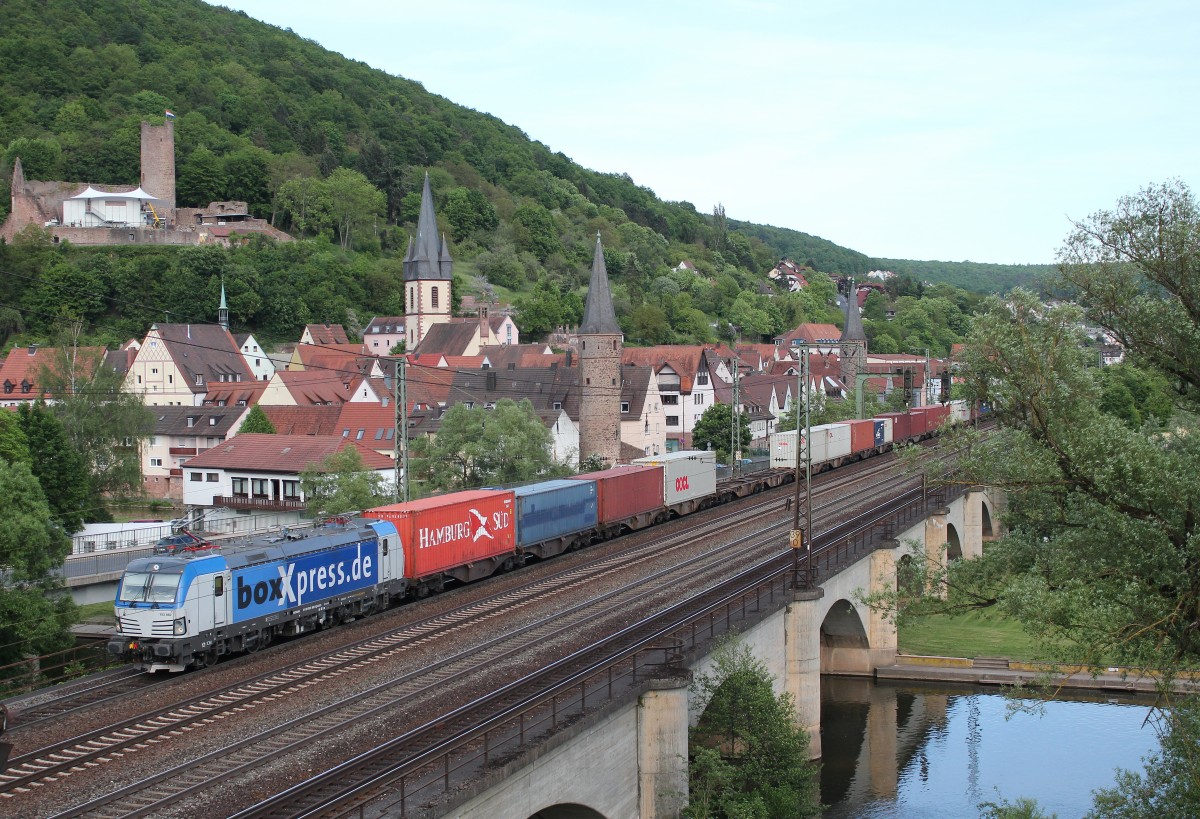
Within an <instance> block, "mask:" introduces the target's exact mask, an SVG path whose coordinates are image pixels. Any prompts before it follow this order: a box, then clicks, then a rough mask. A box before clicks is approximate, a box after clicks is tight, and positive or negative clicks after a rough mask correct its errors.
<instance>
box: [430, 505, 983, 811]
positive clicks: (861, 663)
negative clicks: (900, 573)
mask: <svg viewBox="0 0 1200 819" xmlns="http://www.w3.org/2000/svg"><path fill="white" fill-rule="evenodd" d="M1002 503H1003V497H1002V496H1001V495H1000V494H999V493H998V492H995V491H993V490H989V489H984V488H970V489H968V488H959V489H957V490H954V489H947V490H941V493H940V494H932V495H926V494H925V493H922V494H921V496H920V498H919V499H914V501H913V502H912V503H911V504H910V506H909V507H908V508H907V509H906V510H903V511H901V512H899V513H897V515H896V516H895V517H894V519H893V520H892V521H891V522H890V523H883V524H881V525H880V524H876V525H873V526H871V527H868V528H867V529H866V530H860V531H858V532H857V533H856V534H854V535H853V536H846V537H845V538H844V540H843V539H842V538H841V536H840V535H839V536H838V539H836V540H833V541H828V540H827V541H826V542H822V541H821V539H820V538H818V541H817V542H816V545H815V546H814V553H813V563H814V564H815V567H816V571H815V572H814V573H813V574H814V575H815V578H816V582H810V583H807V584H805V583H801V584H800V585H801V587H800V588H797V587H796V584H795V583H794V582H792V580H793V578H791V577H788V575H790V574H791V573H790V572H784V573H783V575H781V577H780V579H779V581H778V584H777V585H773V586H770V587H769V588H766V589H764V588H763V587H759V588H757V589H755V590H754V591H753V592H752V593H751V592H746V593H744V594H743V595H742V596H741V598H740V599H730V600H727V601H726V602H725V603H724V605H723V606H722V607H720V608H718V609H716V610H710V611H708V612H707V613H703V612H701V613H700V615H699V616H698V617H693V618H692V620H691V622H690V624H683V625H681V626H680V627H679V628H676V629H675V630H674V631H672V632H670V633H669V634H663V635H660V636H659V638H658V641H657V644H651V645H650V647H648V648H645V649H643V651H642V665H641V666H640V669H641V670H640V676H639V671H638V668H639V666H638V661H637V658H636V656H635V658H634V660H633V675H632V676H633V682H632V683H631V684H626V685H625V686H624V687H623V690H622V693H620V694H618V695H612V690H613V677H612V672H611V671H610V672H609V677H608V689H609V698H608V700H607V702H606V703H604V704H602V705H600V706H596V705H592V706H590V707H589V705H588V703H589V701H591V700H592V699H594V698H595V697H596V696H597V694H596V693H595V688H596V684H595V683H592V686H593V688H592V692H593V693H589V687H588V686H589V683H588V682H587V681H584V682H583V683H582V687H581V690H580V691H578V692H576V693H577V695H576V696H574V697H573V696H572V695H571V694H570V691H569V689H564V692H563V693H562V694H559V695H556V699H555V700H554V703H555V704H554V708H555V711H556V714H555V716H556V719H558V718H560V719H561V720H562V721H564V722H570V724H569V727H566V728H562V727H558V728H557V729H556V730H554V731H553V732H550V733H549V736H548V738H547V739H546V740H545V741H543V742H541V743H539V744H535V745H530V746H526V747H525V749H524V750H521V751H518V752H514V753H513V754H511V756H510V757H509V758H507V759H506V760H503V761H501V760H496V759H494V760H493V764H491V765H489V766H486V770H487V773H485V774H482V775H480V776H479V777H476V778H475V779H474V780H473V781H470V782H465V783H461V784H460V787H459V788H458V790H457V793H456V794H455V796H454V797H452V798H450V799H448V801H446V802H445V803H443V805H442V806H441V808H439V810H440V811H441V813H442V815H453V816H455V817H463V818H464V819H474V818H475V817H478V818H479V819H484V817H497V816H505V817H518V818H519V817H538V818H539V819H590V818H595V819H599V817H605V819H617V818H618V817H641V818H642V819H650V818H651V817H674V816H678V814H679V811H680V810H681V808H682V807H683V806H684V805H685V804H686V803H687V788H688V780H687V759H688V727H689V726H690V725H694V724H695V723H696V722H697V720H698V719H699V718H700V716H701V713H700V711H699V710H698V708H697V705H696V703H695V702H694V701H693V699H692V698H691V697H690V696H689V683H690V681H691V679H692V677H693V675H694V674H697V673H704V672H707V671H709V670H711V668H712V663H713V658H712V654H711V651H712V647H713V645H714V644H715V642H716V640H715V638H716V637H718V636H719V635H720V633H722V632H727V631H733V632H737V633H738V634H739V638H738V639H740V640H741V641H742V642H743V643H744V644H745V645H746V646H748V647H749V648H750V649H751V651H752V652H753V653H754V655H755V656H756V657H757V658H758V659H760V660H761V661H762V662H763V663H764V664H765V665H766V667H767V668H768V669H769V671H770V672H771V674H772V675H773V677H774V681H775V686H776V689H777V692H783V691H786V692H789V693H790V694H791V695H792V696H793V698H794V701H795V704H796V708H797V713H796V719H797V721H798V722H799V723H800V724H802V725H804V726H805V727H806V728H807V729H808V731H809V734H810V737H811V739H812V746H811V747H812V750H813V753H814V756H819V755H820V748H821V726H820V714H821V684H820V680H821V674H822V673H831V674H850V675H862V676H864V677H867V676H870V675H872V674H873V673H874V671H875V669H876V668H879V667H882V666H887V665H891V664H893V663H894V662H895V659H896V630H895V626H894V624H893V623H891V622H890V621H889V620H888V619H887V618H885V617H884V616H882V615H881V614H880V613H879V612H876V611H873V610H871V609H870V608H869V607H867V606H866V605H864V604H863V603H862V602H861V601H860V598H861V596H862V594H863V593H864V592H876V591H879V590H882V589H885V588H889V587H890V588H893V589H894V588H895V587H896V583H897V572H896V569H897V565H898V564H900V563H901V562H903V561H907V560H912V559H914V557H916V556H917V555H923V556H924V557H926V558H928V559H930V560H933V561H937V562H939V563H942V564H945V562H946V561H948V560H955V559H958V558H972V557H976V556H978V555H980V554H981V553H982V550H983V547H984V543H985V542H986V541H987V540H989V539H991V538H992V537H994V536H995V535H996V533H997V525H998V524H997V521H998V520H999V513H1000V511H1001V505H1002ZM622 679H626V678H624V677H622ZM626 681H627V680H626ZM627 682H628V681H627ZM603 687H604V686H603V681H602V680H601V683H600V684H599V688H601V689H602V688H603ZM618 688H622V687H621V686H620V685H618ZM600 693H601V696H602V694H603V692H600ZM572 700H578V709H579V710H578V712H577V713H575V715H574V716H572V715H571V714H572V712H571V711H570V708H571V704H570V703H571V702H572ZM560 710H561V714H560V713H559V712H560ZM884 733H886V732H884ZM885 741H886V740H885V738H883V737H882V734H881V742H885ZM890 741H891V743H892V744H893V745H894V744H895V741H896V740H895V734H894V732H893V733H892V735H891V740H890ZM484 745H485V746H486V745H487V741H486V740H485V741H484ZM485 753H486V752H485ZM497 756H499V754H497ZM501 762H502V764H498V763H501ZM892 764H893V765H894V761H893V763H892Z"/></svg>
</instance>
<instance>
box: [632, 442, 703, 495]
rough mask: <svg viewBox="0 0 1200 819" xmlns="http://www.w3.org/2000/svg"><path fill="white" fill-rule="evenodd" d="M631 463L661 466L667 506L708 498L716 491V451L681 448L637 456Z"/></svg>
mask: <svg viewBox="0 0 1200 819" xmlns="http://www.w3.org/2000/svg"><path fill="white" fill-rule="evenodd" d="M634 463H635V464H646V465H649V466H661V467H662V468H663V497H664V500H665V502H666V505H667V506H675V505H676V504H678V503H684V502H686V501H690V500H695V499H697V498H703V497H708V496H710V495H713V494H716V491H717V453H715V452H707V451H705V450H684V451H682V452H668V453H666V454H664V455H653V456H651V457H649V458H638V459H636V460H635V461H634Z"/></svg>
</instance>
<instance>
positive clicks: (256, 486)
mask: <svg viewBox="0 0 1200 819" xmlns="http://www.w3.org/2000/svg"><path fill="white" fill-rule="evenodd" d="M250 494H251V497H255V498H266V497H269V496H268V495H267V479H266V478H251V479H250Z"/></svg>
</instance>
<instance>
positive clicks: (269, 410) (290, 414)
mask: <svg viewBox="0 0 1200 819" xmlns="http://www.w3.org/2000/svg"><path fill="white" fill-rule="evenodd" d="M260 409H262V411H263V412H264V413H266V415H267V419H268V420H269V421H270V422H271V425H272V426H273V427H275V432H277V433H279V434H280V435H333V434H335V433H336V432H337V420H338V415H339V414H340V413H341V411H342V408H341V407H340V406H332V407H269V406H266V405H262V406H261V407H260Z"/></svg>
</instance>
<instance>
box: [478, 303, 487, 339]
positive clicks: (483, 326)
mask: <svg viewBox="0 0 1200 819" xmlns="http://www.w3.org/2000/svg"><path fill="white" fill-rule="evenodd" d="M487 343H488V309H487V307H480V308H479V344H480V346H483V345H485V344H487Z"/></svg>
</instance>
